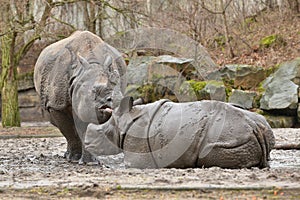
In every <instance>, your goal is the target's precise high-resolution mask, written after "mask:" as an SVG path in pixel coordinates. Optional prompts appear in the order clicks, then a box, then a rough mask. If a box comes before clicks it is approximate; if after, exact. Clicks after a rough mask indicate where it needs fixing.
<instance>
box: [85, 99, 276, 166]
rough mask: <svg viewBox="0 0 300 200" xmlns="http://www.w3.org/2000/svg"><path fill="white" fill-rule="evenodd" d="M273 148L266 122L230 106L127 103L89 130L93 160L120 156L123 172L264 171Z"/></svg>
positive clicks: (165, 101)
mask: <svg viewBox="0 0 300 200" xmlns="http://www.w3.org/2000/svg"><path fill="white" fill-rule="evenodd" d="M274 144H275V139H274V136H273V132H272V130H271V128H270V126H269V124H268V123H267V122H266V120H265V119H264V117H262V116H261V115H258V114H256V113H252V112H249V111H246V110H243V109H240V108H237V107H234V106H232V105H230V104H228V103H223V102H218V101H198V102H189V103H173V102H170V101H168V100H160V101H157V102H154V103H151V104H146V105H139V106H134V107H132V98H128V97H125V98H124V99H123V100H122V101H121V104H120V107H119V108H118V110H117V111H114V112H113V114H112V117H111V118H110V119H109V121H107V122H106V123H104V124H102V125H95V124H89V126H88V129H87V133H86V137H85V145H86V148H87V150H88V151H90V152H91V153H92V154H93V155H95V156H99V155H109V154H117V153H120V152H121V151H122V150H123V152H124V161H125V165H126V166H127V167H134V168H161V167H175V168H189V167H211V166H218V167H222V168H249V167H260V168H263V167H268V159H269V153H270V151H271V149H272V148H273V146H274Z"/></svg>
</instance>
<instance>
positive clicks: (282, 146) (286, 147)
mask: <svg viewBox="0 0 300 200" xmlns="http://www.w3.org/2000/svg"><path fill="white" fill-rule="evenodd" d="M274 149H277V150H293V149H295V150H300V144H276V145H275V147H274Z"/></svg>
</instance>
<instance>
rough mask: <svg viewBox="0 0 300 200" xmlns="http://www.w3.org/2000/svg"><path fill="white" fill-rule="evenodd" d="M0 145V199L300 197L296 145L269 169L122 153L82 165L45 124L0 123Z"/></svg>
mask: <svg viewBox="0 0 300 200" xmlns="http://www.w3.org/2000/svg"><path fill="white" fill-rule="evenodd" d="M274 134H275V137H276V142H277V145H278V146H280V145H281V146H282V145H287V144H288V145H289V144H294V146H295V144H296V145H299V144H300V129H299V130H298V129H274ZM59 136H60V137H59ZM0 149H1V151H0V199H99V198H100V199H142V198H143V199H183V198H184V199H197V198H198V199H199V198H202V199H283V198H285V199H300V150H295V149H291V150H280V149H276V150H273V151H272V153H271V162H270V168H267V169H258V168H252V169H237V170H230V169H221V168H217V167H213V168H207V169H199V168H198V169H146V170H141V169H125V167H124V165H123V163H122V159H123V155H122V154H119V155H117V156H106V157H101V158H99V159H100V160H101V163H102V165H100V166H82V165H78V164H76V163H69V162H67V161H66V160H65V159H64V158H63V154H64V151H65V149H66V140H65V139H64V137H61V135H60V133H59V132H58V130H57V129H55V128H54V127H51V126H50V125H48V124H46V125H40V124H38V126H32V125H31V124H27V125H25V126H23V127H22V128H12V129H2V128H1V129H0Z"/></svg>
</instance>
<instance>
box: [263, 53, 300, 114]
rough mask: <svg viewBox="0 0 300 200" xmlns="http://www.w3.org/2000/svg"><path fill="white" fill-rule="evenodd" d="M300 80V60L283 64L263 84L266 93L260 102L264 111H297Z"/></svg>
mask: <svg viewBox="0 0 300 200" xmlns="http://www.w3.org/2000/svg"><path fill="white" fill-rule="evenodd" d="M299 78H300V59H295V60H293V61H291V62H286V63H283V64H281V65H280V66H279V68H278V70H277V71H276V72H275V73H274V74H273V75H272V76H270V77H268V78H267V79H266V80H265V82H264V83H263V88H264V89H265V92H264V94H263V95H262V98H261V100H260V108H261V109H263V110H283V109H290V110H296V109H297V106H298V88H299V85H298V84H299V82H298V80H299ZM293 81H295V82H296V83H295V82H293Z"/></svg>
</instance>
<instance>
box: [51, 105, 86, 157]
mask: <svg viewBox="0 0 300 200" xmlns="http://www.w3.org/2000/svg"><path fill="white" fill-rule="evenodd" d="M49 113H50V122H51V123H52V124H53V125H54V126H56V127H57V128H58V129H59V130H60V132H61V133H62V134H63V136H64V137H65V138H66V140H67V151H66V152H65V154H64V157H65V158H66V159H67V160H68V161H70V162H78V160H79V159H80V157H81V155H82V153H81V151H82V150H81V149H82V145H81V141H80V138H79V136H78V134H77V132H76V128H75V125H74V120H73V117H72V115H70V114H68V113H67V112H65V111H57V110H54V109H50V110H49Z"/></svg>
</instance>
